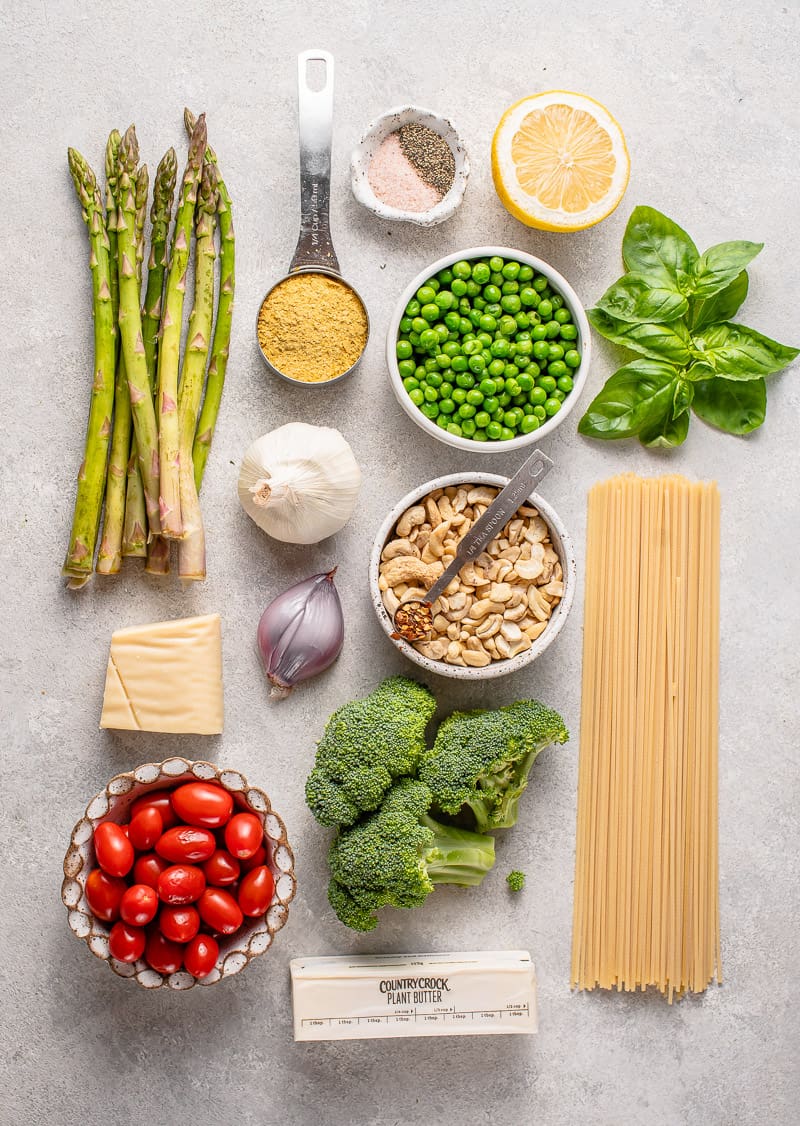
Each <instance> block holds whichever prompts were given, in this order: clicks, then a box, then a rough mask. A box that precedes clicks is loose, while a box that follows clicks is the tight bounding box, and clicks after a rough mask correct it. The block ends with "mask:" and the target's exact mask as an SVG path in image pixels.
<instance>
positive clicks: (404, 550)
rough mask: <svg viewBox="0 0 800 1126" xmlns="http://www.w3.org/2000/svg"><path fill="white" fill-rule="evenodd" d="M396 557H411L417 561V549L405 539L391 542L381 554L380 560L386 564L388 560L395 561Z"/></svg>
mask: <svg viewBox="0 0 800 1126" xmlns="http://www.w3.org/2000/svg"><path fill="white" fill-rule="evenodd" d="M398 555H413V556H414V557H415V558H416V559H419V548H418V547H416V545H415V544H413V543H411V542H410V541H409V540H407V539H404V540H392V542H391V543H387V545H386V547H385V548H384V549H383V551H382V552H381V559H383V560H384V562H388V560H389V559H396V558H397V556H398Z"/></svg>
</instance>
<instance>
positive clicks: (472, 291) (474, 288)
mask: <svg viewBox="0 0 800 1126" xmlns="http://www.w3.org/2000/svg"><path fill="white" fill-rule="evenodd" d="M480 291H481V287H480V286H479V285H478V283H477V282H476V281H475V279H474V278H470V280H469V281H468V282H467V297H471V298H473V300H474V298H476V297H477V296H478V294H479V293H480Z"/></svg>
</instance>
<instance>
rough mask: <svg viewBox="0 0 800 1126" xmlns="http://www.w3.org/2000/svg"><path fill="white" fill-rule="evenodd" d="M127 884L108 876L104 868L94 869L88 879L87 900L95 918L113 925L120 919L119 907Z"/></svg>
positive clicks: (117, 878)
mask: <svg viewBox="0 0 800 1126" xmlns="http://www.w3.org/2000/svg"><path fill="white" fill-rule="evenodd" d="M126 888H127V884H126V883H125V881H124V880H121V879H120V878H119V877H118V876H107V875H106V874H105V872H104V871H103V870H102V868H93V869H92V871H91V872H90V873H89V875H88V877H87V879H86V898H87V900H88V902H89V906H90V907H91V909H92V914H93V915H94V916H95V918H97V919H100V921H101V922H103V923H112V922H113V921H114V920H115V919H118V918H119V905H120V902H121V901H122V897H123V895H124V894H125V890H126Z"/></svg>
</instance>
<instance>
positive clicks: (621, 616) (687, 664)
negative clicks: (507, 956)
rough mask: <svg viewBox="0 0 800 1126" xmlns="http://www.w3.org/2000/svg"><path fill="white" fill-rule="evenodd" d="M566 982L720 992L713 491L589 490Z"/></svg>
mask: <svg viewBox="0 0 800 1126" xmlns="http://www.w3.org/2000/svg"><path fill="white" fill-rule="evenodd" d="M584 615H585V617H584V650H583V698H582V719H581V744H580V766H579V778H578V821H577V843H576V866H575V897H574V917H573V943H572V971H571V980H572V985H573V986H577V987H578V988H580V989H593V988H595V987H596V986H599V987H600V988H603V989H611V988H613V987H616V988H617V989H618V990H628V991H631V990H635V989H637V988H642V989H645V988H646V987H647V986H651V985H652V986H655V987H656V988H658V989H659V990H660V991H661V992H662V993H663V994H665V995H666V996H667V997H668V999H669V1000H670V1001H672V999H673V997H674V996H676V995H678V996H679V995H681V994H682V993H683V992H684V991H686V990H689V991H691V992H700V991H702V990H704V989H705V988H706V986H707V985H708V984H709V983H710V982H711V981H712V980H713V979H714V978H715V977H716V979H717V981H721V980H722V978H721V962H720V947H719V898H718V848H717V710H718V666H719V493H718V490H717V487H716V485H715V484H713V483H705V482H698V483H691V482H689V481H686V480H685V479H684V478H681V477H661V478H654V479H648V480H645V479H642V478H639V477H635V476H633V475H629V476H622V477H616V478H613V479H612V480H610V481H605V482H602V483H601V484H598V485H596V486H595V487H594V488H593V489H592V490H591V492H590V494H589V512H588V531H587V558H586V603H585V611H584Z"/></svg>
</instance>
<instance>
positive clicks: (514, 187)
mask: <svg viewBox="0 0 800 1126" xmlns="http://www.w3.org/2000/svg"><path fill="white" fill-rule="evenodd" d="M630 168H631V163H630V157H629V156H628V149H627V146H626V144H625V137H624V136H623V133H622V130H621V129H620V127H619V124H618V123H617V122H616V121H615V119H614V118H613V117H612V116H611V114H610V113H609V112H608V110H607V109H606V108H605V106H602V105H601V104H600V103H599V102H596V101H595V100H594V98H589V97H587V96H586V95H585V94H575V93H572V92H570V91H568V90H549V91H548V92H547V93H545V94H532V95H531V96H530V97H527V98H523V99H522V100H521V101H519V102H516V103H515V104H514V105H513V106H511V107H510V108H509V109H507V110H506V112H505V113H504V114H503V116H502V117H501V119H500V124H499V125H498V126H497V129H496V130H495V133H494V137H493V138H492V177H493V179H494V186H495V188H496V190H497V194H498V195H499V196H500V199H501V201H502V203H503V205H504V206H505V207H506V208H507V209H508V210H509V211H510V212H511V214H512V215H514V216H515V217H516V218H517V219H519V220H521V221H522V222H523V223H526V224H527V225H528V226H529V227H537V228H538V229H539V230H543V231H581V230H583V229H584V228H585V227H591V226H593V225H594V224H595V223H599V222H600V220H601V219H605V217H606V216H607V215H610V214H611V212H612V211H613V210H614V208H615V207H616V206H617V204H618V203H619V201H620V200H621V199H622V197H623V195H624V194H625V189H626V187H627V186H628V178H629V176H630Z"/></svg>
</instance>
